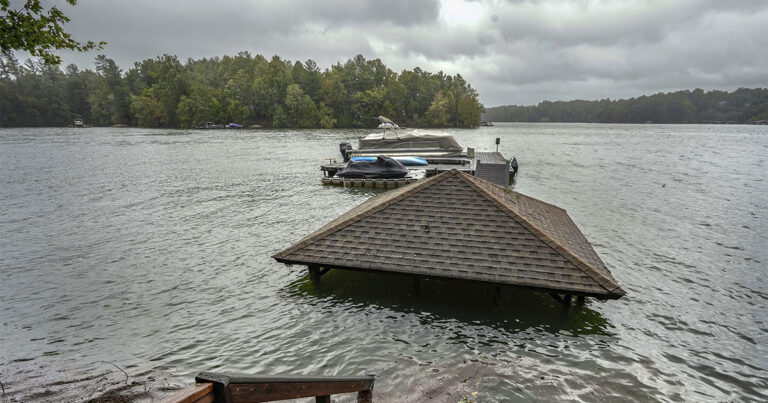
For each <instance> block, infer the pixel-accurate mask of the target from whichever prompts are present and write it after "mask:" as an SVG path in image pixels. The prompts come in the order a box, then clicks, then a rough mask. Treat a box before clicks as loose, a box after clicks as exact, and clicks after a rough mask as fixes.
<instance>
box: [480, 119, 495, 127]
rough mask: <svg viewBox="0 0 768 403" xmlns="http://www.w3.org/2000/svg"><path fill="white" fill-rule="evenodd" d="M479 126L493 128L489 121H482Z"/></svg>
mask: <svg viewBox="0 0 768 403" xmlns="http://www.w3.org/2000/svg"><path fill="white" fill-rule="evenodd" d="M480 126H485V127H493V122H491V121H490V120H488V121H485V120H484V121H482V122H481V123H480Z"/></svg>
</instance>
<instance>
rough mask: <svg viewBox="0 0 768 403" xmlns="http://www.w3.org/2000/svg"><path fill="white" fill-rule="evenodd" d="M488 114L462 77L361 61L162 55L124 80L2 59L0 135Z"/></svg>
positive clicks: (425, 121) (471, 121)
mask: <svg viewBox="0 0 768 403" xmlns="http://www.w3.org/2000/svg"><path fill="white" fill-rule="evenodd" d="M482 108H483V107H482V105H481V104H480V102H479V101H478V93H477V91H476V90H475V89H474V88H472V86H471V85H470V84H469V83H467V82H466V81H465V80H464V78H462V77H461V75H459V74H456V75H454V76H450V75H446V74H444V73H443V72H442V71H441V72H438V73H437V74H434V73H430V72H427V71H424V70H421V69H420V68H418V67H417V68H414V69H413V70H404V71H402V72H401V73H399V74H398V73H396V72H394V71H392V70H391V69H389V68H388V67H387V66H385V65H384V63H382V61H381V60H379V59H373V60H368V59H366V58H365V57H363V56H361V55H358V56H355V57H354V58H352V59H349V60H348V61H346V62H345V63H343V64H342V63H337V64H335V65H332V66H331V67H330V68H328V69H325V70H321V69H320V67H319V66H318V65H317V63H315V62H314V61H313V60H307V61H305V62H299V61H296V62H291V61H288V60H283V59H281V58H280V57H279V56H273V57H272V58H271V59H267V58H265V57H264V56H262V55H256V56H252V55H251V54H250V53H248V52H240V53H238V54H237V55H235V56H223V57H214V58H203V59H199V60H193V59H188V60H187V61H186V62H184V63H182V62H180V61H179V60H178V58H177V57H176V56H173V55H163V56H158V57H156V58H154V59H146V60H143V61H140V62H135V63H134V64H133V67H131V68H129V69H128V70H127V71H123V70H122V69H121V68H120V67H119V66H118V65H117V64H116V63H115V62H114V60H112V59H110V58H108V57H106V56H105V55H99V56H98V57H96V59H95V70H90V69H85V70H81V69H79V68H78V67H77V66H76V65H74V64H70V65H68V66H66V67H65V68H64V69H63V70H62V69H61V68H60V67H59V66H58V65H55V64H51V63H47V62H45V61H44V60H41V59H28V60H26V61H25V62H24V63H20V62H19V61H18V60H17V59H15V58H14V56H13V54H12V53H10V52H4V53H3V54H2V55H1V56H0V126H3V127H18V126H66V125H69V124H72V122H73V119H74V118H81V119H84V120H85V122H86V124H88V125H95V126H111V125H128V126H140V127H159V128H191V127H194V126H197V125H202V124H204V122H207V121H210V122H214V123H228V122H235V123H239V124H244V125H251V124H260V125H263V126H268V127H296V128H315V127H322V128H332V127H374V126H376V125H377V124H378V122H377V121H376V120H375V119H374V117H376V116H379V115H384V116H387V117H390V118H391V119H393V120H395V121H396V122H398V123H400V124H401V125H403V126H412V127H449V126H452V127H476V126H478V125H479V124H480V115H481V113H482Z"/></svg>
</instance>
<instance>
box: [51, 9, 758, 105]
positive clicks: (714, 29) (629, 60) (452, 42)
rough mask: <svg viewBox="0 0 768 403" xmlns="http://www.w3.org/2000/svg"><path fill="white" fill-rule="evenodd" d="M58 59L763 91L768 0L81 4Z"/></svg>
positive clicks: (498, 91) (549, 91) (537, 89)
mask: <svg viewBox="0 0 768 403" xmlns="http://www.w3.org/2000/svg"><path fill="white" fill-rule="evenodd" d="M56 4H57V5H58V6H59V8H60V9H62V10H63V11H64V12H65V14H67V15H68V16H69V17H70V18H71V22H70V23H69V24H67V26H66V29H67V30H68V32H70V33H72V34H73V36H74V38H75V39H77V40H80V41H85V40H94V41H106V42H108V44H107V45H106V47H105V48H104V49H103V50H102V51H93V52H88V53H82V54H78V53H73V52H64V51H62V52H58V54H60V55H61V56H62V58H63V61H64V64H69V63H75V64H77V65H78V66H79V67H81V68H93V58H94V57H95V56H96V55H97V54H99V53H104V54H106V55H107V56H108V57H110V58H112V59H114V60H115V61H116V62H117V63H118V65H120V66H121V67H123V68H124V69H127V68H129V67H131V66H132V65H133V62H135V61H139V60H143V59H147V58H153V57H155V56H158V55H161V54H164V53H168V54H175V55H177V56H178V57H179V59H180V60H182V61H184V60H186V59H187V58H194V59H199V58H202V57H214V56H223V55H225V54H229V55H234V54H236V53H237V52H240V51H249V52H251V54H262V55H265V56H266V57H271V56H272V55H275V54H277V55H279V56H281V57H282V58H286V59H289V60H293V61H295V60H301V61H305V60H307V59H313V60H315V61H316V62H317V63H318V65H319V66H320V67H321V68H323V69H324V68H328V67H329V66H330V65H332V64H335V63H337V62H342V63H343V62H344V61H346V60H347V59H349V58H352V57H354V56H355V55H357V54H362V55H363V56H365V57H366V58H371V59H372V58H380V59H381V60H382V61H383V62H384V64H386V65H387V66H388V67H389V68H391V69H392V70H394V71H396V72H400V71H402V70H404V69H413V68H414V67H421V68H422V69H424V70H427V71H430V72H435V73H436V72H438V71H441V70H442V71H443V72H445V73H446V74H451V75H453V74H461V75H462V76H463V77H464V78H465V79H466V80H467V81H468V82H469V83H470V84H471V85H472V86H473V87H474V88H476V89H477V90H478V92H479V93H480V100H481V102H483V104H484V105H485V106H486V107H491V106H498V105H508V104H517V105H531V104H537V103H539V102H540V101H543V100H551V101H555V100H571V99H603V98H611V99H619V98H629V97H634V96H639V95H643V94H653V93H657V92H668V91H676V90H683V89H694V88H703V89H705V90H710V89H722V90H734V89H737V88H739V87H748V88H753V87H768V0H727V1H726V0H661V1H655V0H616V1H611V0H601V1H591V0H583V1H582V0H572V1H565V0H562V1H560V0H476V1H464V0H422V1H419V0H412V1H408V0H386V1H376V0H357V1H341V0H296V1H288V0H280V1H277V0H219V1H211V0H131V1H125V0H79V1H78V3H77V5H76V6H75V7H70V6H68V5H67V4H66V3H64V2H63V1H58V2H56Z"/></svg>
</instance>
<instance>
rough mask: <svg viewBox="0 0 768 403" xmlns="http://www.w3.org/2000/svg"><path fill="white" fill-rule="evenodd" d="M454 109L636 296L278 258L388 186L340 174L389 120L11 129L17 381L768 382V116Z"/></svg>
mask: <svg viewBox="0 0 768 403" xmlns="http://www.w3.org/2000/svg"><path fill="white" fill-rule="evenodd" d="M452 132H453V133H454V134H455V135H456V137H457V139H458V140H459V142H460V143H461V144H462V145H464V146H475V147H476V148H477V149H489V150H490V149H492V148H493V147H494V138H495V137H500V138H501V148H500V150H501V151H502V152H504V153H505V154H506V155H514V156H516V157H517V159H518V161H519V163H520V172H519V174H518V177H517V181H516V183H515V184H514V188H515V189H516V190H518V191H520V192H523V193H526V194H528V195H531V196H534V197H536V198H539V199H542V200H545V201H548V202H550V203H554V204H556V205H558V206H561V207H563V208H565V209H567V210H568V212H569V214H570V215H571V217H572V218H573V220H574V221H575V222H576V223H577V225H579V227H580V228H581V230H582V231H583V232H584V234H585V235H586V236H587V238H588V239H589V240H590V241H591V242H592V244H593V245H594V247H595V249H596V250H597V252H598V254H600V256H601V257H602V259H603V260H604V261H605V263H606V264H607V266H608V267H609V269H610V270H611V272H612V273H613V275H614V277H615V278H616V279H617V281H618V282H619V284H621V286H622V287H623V288H624V290H625V291H626V292H627V296H626V297H624V298H622V299H620V300H617V301H606V302H600V301H596V300H592V299H588V301H587V305H586V306H585V307H584V308H583V309H582V310H581V311H578V312H576V311H575V310H572V311H571V312H563V310H562V308H561V307H560V306H558V305H557V303H555V301H554V300H552V299H551V298H550V297H549V296H547V295H546V294H539V293H534V292H529V291H525V290H516V289H504V291H503V295H502V301H501V308H500V309H499V308H497V307H496V306H495V305H494V304H493V301H492V297H491V295H492V293H491V288H490V286H487V285H477V284H467V283H462V282H454V281H436V280H432V281H423V282H422V284H421V290H420V293H418V295H415V294H414V293H413V288H412V284H411V281H410V279H407V278H401V277H398V276H392V275H382V274H366V273H350V272H336V271H331V272H330V273H328V274H327V275H325V276H323V277H322V278H321V279H320V281H319V282H318V283H316V284H315V283H313V282H312V281H310V279H309V278H308V276H307V275H306V270H305V268H303V267H299V266H292V267H287V266H284V265H282V264H280V263H277V262H275V261H274V260H273V259H271V258H270V256H271V255H272V254H273V253H275V252H276V251H278V250H281V249H283V248H285V247H287V246H288V245H290V244H292V243H293V242H295V241H296V240H298V239H299V238H301V237H303V236H304V235H306V234H307V233H309V232H311V231H313V230H315V229H317V228H318V227H320V226H321V225H323V224H324V223H326V222H328V221H330V220H332V219H333V218H335V217H337V216H338V215H340V214H341V213H343V212H345V211H346V210H348V209H349V208H351V207H353V206H355V205H357V204H359V203H361V202H362V201H364V200H366V199H367V198H368V197H370V196H371V195H372V194H373V192H374V190H368V189H362V188H353V189H345V188H339V187H325V186H322V185H321V184H320V178H321V177H322V173H321V172H320V171H319V165H320V163H322V161H323V159H326V158H338V157H339V156H338V143H339V142H340V141H345V140H353V139H356V138H357V137H358V136H361V135H364V134H365V133H366V131H356V130H326V131H322V130H306V131H278V130H263V131H223V130H222V131H180V130H145V129H134V128H126V129H104V128H89V129H55V128H54V129H0V233H1V234H2V236H0V382H2V383H3V386H4V389H5V394H4V395H2V398H0V401H29V400H44V401H46V400H47V401H61V400H82V399H88V398H91V397H95V396H98V395H99V394H101V393H103V392H105V391H109V390H113V391H115V390H117V391H119V392H121V393H124V394H127V395H129V396H132V397H134V398H136V399H150V398H153V397H157V396H161V395H163V394H164V393H167V391H168V390H170V389H172V388H173V387H177V386H179V385H183V384H185V383H190V382H192V380H193V376H194V374H196V373H197V372H199V371H203V370H228V371H238V372H248V373H266V374H281V373H293V374H327V375H357V374H365V373H373V374H376V375H377V381H376V389H375V391H376V397H377V398H378V399H379V400H380V401H416V400H418V401H458V400H460V399H462V398H470V399H472V400H474V401H482V402H487V401H499V400H504V401H530V400H584V401H591V400H639V401H646V400H667V401H679V400H692V401H710V400H733V399H736V400H745V401H750V400H754V401H760V400H765V399H766V396H767V395H768V275H767V272H766V265H767V264H768V126H736V125H734V126H705V125H598V124H498V125H497V126H496V127H493V128H480V129H476V130H453V131H452ZM117 367H120V368H121V369H123V370H125V372H126V373H127V377H126V374H123V372H121V371H120V370H118V368H117ZM126 383H128V384H127V385H126ZM475 392H476V394H475Z"/></svg>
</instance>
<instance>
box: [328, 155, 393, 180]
mask: <svg viewBox="0 0 768 403" xmlns="http://www.w3.org/2000/svg"><path fill="white" fill-rule="evenodd" d="M405 175H408V168H406V167H405V166H404V165H403V164H401V163H399V162H397V161H395V160H394V159H392V158H389V157H385V156H383V155H380V156H378V157H376V161H374V162H364V161H360V162H354V161H351V162H350V163H349V164H347V167H346V168H344V169H342V170H341V171H339V172H338V173H337V174H336V176H338V177H340V178H402V177H404V176H405Z"/></svg>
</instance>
